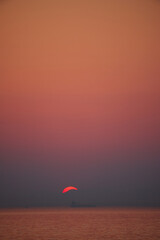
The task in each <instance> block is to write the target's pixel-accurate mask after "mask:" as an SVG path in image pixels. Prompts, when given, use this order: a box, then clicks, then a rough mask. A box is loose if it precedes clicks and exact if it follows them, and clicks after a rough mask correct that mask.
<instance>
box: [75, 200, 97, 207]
mask: <svg viewBox="0 0 160 240" xmlns="http://www.w3.org/2000/svg"><path fill="white" fill-rule="evenodd" d="M70 207H73V208H74V207H96V205H94V204H79V203H77V202H75V201H72V203H71V205H70Z"/></svg>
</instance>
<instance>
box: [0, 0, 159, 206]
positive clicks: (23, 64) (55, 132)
mask: <svg viewBox="0 0 160 240" xmlns="http://www.w3.org/2000/svg"><path fill="white" fill-rule="evenodd" d="M0 36H1V37H0V106H1V110H0V111H1V120H0V127H1V133H0V155H1V158H0V206H1V207H4V206H6V207H7V206H27V205H28V206H55V205H66V204H68V203H70V201H71V199H74V200H76V201H77V202H80V203H94V204H100V205H144V206H147V205H152V206H160V174H159V169H160V112H159V108H160V107H159V105H160V104H159V103H160V2H159V1H158V0H130V1H128V0H106V1H105V0H92V1H88V0H85V1H83V0H81V1H79V0H72V1H70V0H52V1H51V0H32V1H24V0H3V1H0ZM69 185H73V186H75V187H77V188H78V189H79V190H78V191H76V192H74V193H73V192H72V193H68V194H66V195H62V193H61V191H62V190H63V188H64V187H66V186H69ZM71 195H73V196H71Z"/></svg>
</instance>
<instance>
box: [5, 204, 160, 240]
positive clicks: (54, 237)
mask: <svg viewBox="0 0 160 240" xmlns="http://www.w3.org/2000/svg"><path fill="white" fill-rule="evenodd" d="M0 239H1V240H101V239H105V240H112V239H113V240H160V209H157V208H154V209H152V208H148V209H144V208H143V209H142V208H98V207H95V208H69V207H68V208H37V209H36V208H27V209H1V210H0Z"/></svg>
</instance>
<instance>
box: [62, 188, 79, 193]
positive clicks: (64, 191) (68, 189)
mask: <svg viewBox="0 0 160 240" xmlns="http://www.w3.org/2000/svg"><path fill="white" fill-rule="evenodd" d="M70 190H78V188H76V187H72V186H69V187H66V188H64V189H63V191H62V193H66V192H68V191H70Z"/></svg>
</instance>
